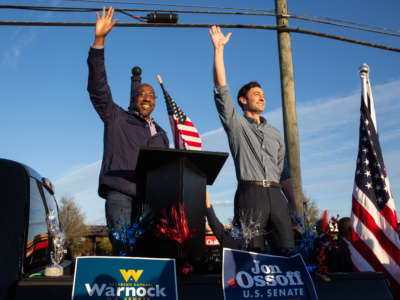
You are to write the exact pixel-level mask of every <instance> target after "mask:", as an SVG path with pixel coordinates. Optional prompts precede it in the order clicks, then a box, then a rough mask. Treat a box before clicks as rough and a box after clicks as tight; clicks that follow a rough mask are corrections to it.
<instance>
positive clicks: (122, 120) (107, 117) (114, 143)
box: [88, 7, 169, 255]
mask: <svg viewBox="0 0 400 300" xmlns="http://www.w3.org/2000/svg"><path fill="white" fill-rule="evenodd" d="M113 14H114V9H113V8H112V7H110V8H109V9H108V11H107V13H106V10H105V8H103V13H102V16H101V17H100V15H99V13H97V22H96V30H95V41H94V43H93V45H92V47H91V48H90V51H89V57H88V66H89V80H88V92H89V94H90V99H91V101H92V103H93V106H94V108H95V110H96V111H97V113H98V114H99V116H100V118H101V120H102V121H103V123H104V152H103V162H102V165H101V171H100V178H99V189H98V193H99V195H100V197H102V198H105V199H106V205H105V211H106V219H107V227H108V228H110V229H111V234H110V240H111V243H112V246H113V255H120V254H121V250H122V248H121V247H122V244H121V241H120V237H119V236H118V234H119V235H120V234H121V229H122V227H125V226H126V227H129V225H130V224H132V222H134V221H135V220H137V219H138V218H139V216H140V214H141V211H142V201H143V199H144V196H143V195H144V193H143V184H144V182H143V179H142V178H140V177H139V176H137V175H136V173H135V169H136V163H137V158H138V154H139V148H140V147H142V146H147V147H162V148H168V146H169V141H168V137H167V135H166V133H165V131H164V130H163V129H162V128H161V127H160V126H159V125H158V124H157V123H156V122H155V121H154V119H153V118H152V117H151V116H150V114H151V112H152V111H153V110H154V107H155V98H156V97H155V94H154V89H153V88H152V87H151V86H150V85H148V84H141V85H140V86H139V87H138V88H137V89H136V90H135V93H134V99H131V101H133V105H131V106H130V107H132V110H129V111H125V110H124V109H122V108H121V107H119V106H118V105H117V104H115V103H114V101H113V100H112V96H111V90H110V87H109V86H108V83H107V76H106V71H105V66H104V40H105V38H106V36H107V34H108V33H109V32H110V31H111V29H112V27H113V26H114V25H115V23H116V22H117V19H114V20H113ZM112 233H114V234H112Z"/></svg>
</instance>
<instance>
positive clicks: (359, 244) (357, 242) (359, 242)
mask: <svg viewBox="0 0 400 300" xmlns="http://www.w3.org/2000/svg"><path fill="white" fill-rule="evenodd" d="M351 234H352V243H353V246H354V248H355V249H356V251H357V252H358V253H359V254H360V255H361V257H363V258H365V259H366V260H367V261H368V264H369V265H370V266H371V267H372V268H373V269H374V271H375V272H382V273H384V274H385V276H386V278H387V279H388V280H389V281H390V282H391V283H392V284H393V285H396V276H399V275H396V273H392V272H390V271H389V270H387V269H386V268H384V266H383V265H382V263H381V262H380V261H379V260H378V258H377V257H376V256H375V253H374V252H373V251H372V250H371V249H370V248H369V247H368V245H366V244H365V243H364V240H363V239H362V238H360V237H359V236H358V235H357V234H356V233H355V232H354V231H351ZM352 259H354V257H352ZM354 262H355V263H357V261H354ZM358 266H360V265H358ZM360 271H366V270H363V269H361V270H360Z"/></svg>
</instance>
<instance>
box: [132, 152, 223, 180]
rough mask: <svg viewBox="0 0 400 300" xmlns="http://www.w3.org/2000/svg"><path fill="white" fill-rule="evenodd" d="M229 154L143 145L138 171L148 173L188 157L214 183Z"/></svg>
mask: <svg viewBox="0 0 400 300" xmlns="http://www.w3.org/2000/svg"><path fill="white" fill-rule="evenodd" d="M228 156H229V154H228V153H226V152H209V151H194V150H176V149H165V148H153V147H141V148H140V151H139V157H138V162H137V166H136V172H138V173H139V174H146V172H147V171H149V170H152V169H155V168H159V167H160V166H162V165H163V164H166V163H169V162H171V161H175V160H178V159H182V158H187V159H189V160H190V162H191V163H192V164H194V165H195V166H196V167H197V168H198V169H199V170H200V171H201V172H203V173H204V175H205V176H206V177H207V184H208V185H212V184H213V183H214V180H215V178H217V175H218V173H219V171H220V170H221V168H222V166H223V165H224V163H225V161H226V159H227V158H228Z"/></svg>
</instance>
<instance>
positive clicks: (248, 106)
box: [241, 87, 265, 114]
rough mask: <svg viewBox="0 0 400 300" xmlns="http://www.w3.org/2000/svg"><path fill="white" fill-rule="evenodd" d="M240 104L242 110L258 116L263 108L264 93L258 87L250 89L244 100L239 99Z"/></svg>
mask: <svg viewBox="0 0 400 300" xmlns="http://www.w3.org/2000/svg"><path fill="white" fill-rule="evenodd" d="M241 99H242V100H241V102H242V103H243V106H244V110H245V111H246V110H247V111H249V112H252V113H257V114H260V113H262V112H263V111H264V108H265V96H264V92H263V90H262V89H261V88H259V87H253V88H251V89H250V90H249V91H248V92H247V94H246V98H241Z"/></svg>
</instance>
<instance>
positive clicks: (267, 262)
mask: <svg viewBox="0 0 400 300" xmlns="http://www.w3.org/2000/svg"><path fill="white" fill-rule="evenodd" d="M222 277H223V283H222V284H223V289H224V297H225V300H239V299H247V298H248V299H291V300H295V299H296V300H297V299H299V300H300V299H301V300H303V299H304V300H305V299H308V300H314V299H318V298H317V295H316V292H315V288H314V284H313V282H312V280H311V277H310V274H309V273H308V271H307V268H306V266H305V264H304V261H303V259H302V258H301V256H300V254H297V255H295V256H292V257H282V256H273V255H264V254H258V253H252V252H247V251H240V250H233V249H227V248H224V252H223V276H222Z"/></svg>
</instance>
